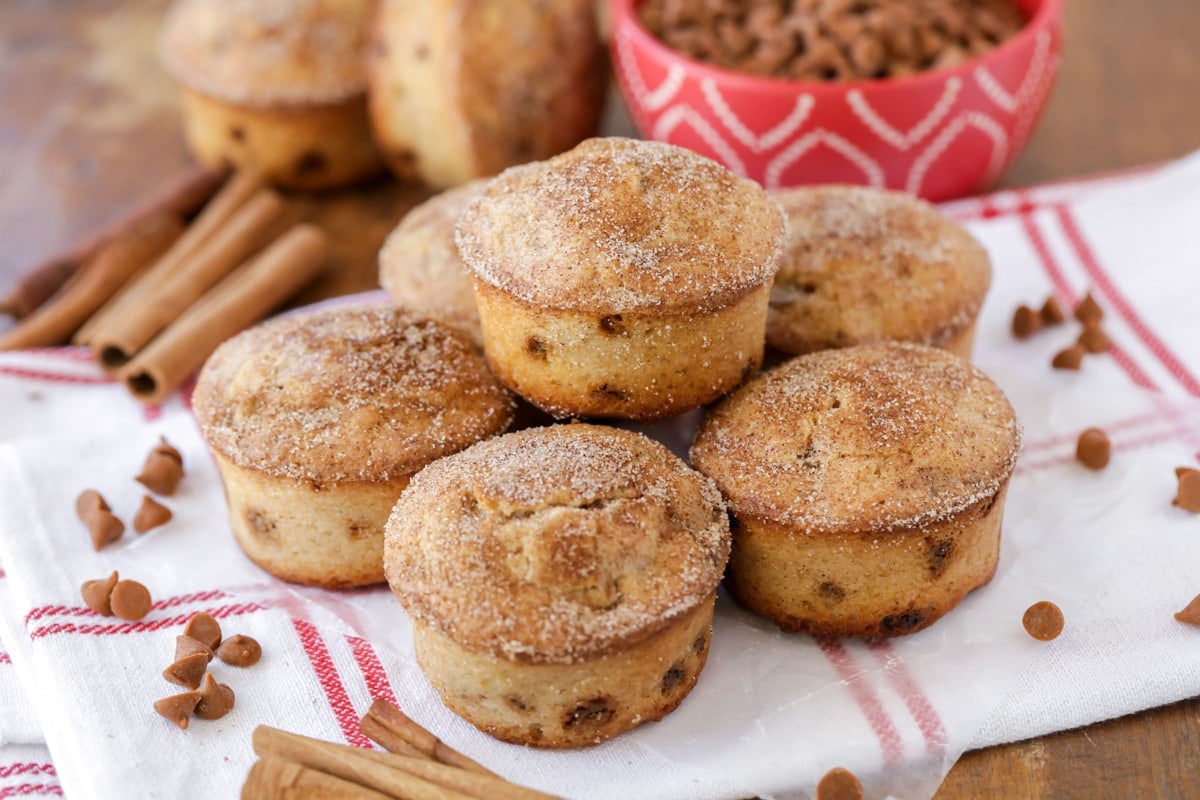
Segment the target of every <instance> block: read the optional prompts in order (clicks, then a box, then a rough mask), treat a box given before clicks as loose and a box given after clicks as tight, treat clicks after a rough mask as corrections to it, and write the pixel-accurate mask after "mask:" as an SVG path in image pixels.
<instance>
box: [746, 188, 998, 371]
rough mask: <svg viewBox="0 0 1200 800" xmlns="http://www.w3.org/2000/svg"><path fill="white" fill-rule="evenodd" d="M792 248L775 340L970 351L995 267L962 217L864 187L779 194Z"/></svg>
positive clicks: (774, 317) (776, 299)
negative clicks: (896, 343) (959, 219)
mask: <svg viewBox="0 0 1200 800" xmlns="http://www.w3.org/2000/svg"><path fill="white" fill-rule="evenodd" d="M772 197H773V198H774V199H775V200H777V201H778V202H779V204H780V205H782V206H783V210H784V212H785V213H786V214H787V216H788V247H787V252H786V254H785V256H784V258H783V263H782V265H781V266H780V268H779V274H778V275H776V276H775V285H774V287H773V288H772V289H771V305H770V310H769V311H768V312H767V342H768V343H769V344H770V345H771V346H772V347H775V348H778V349H780V350H782V351H784V352H787V353H809V352H812V351H814V350H824V349H826V348H830V347H846V346H848V345H852V344H864V343H866V342H876V341H880V340H886V339H892V340H899V341H908V342H917V343H921V344H928V345H932V346H934V347H941V348H943V349H945V350H949V351H950V352H952V353H956V354H958V355H960V356H962V357H963V358H970V356H971V346H972V343H973V342H974V339H975V319H976V317H977V316H978V315H979V310H980V308H981V307H982V306H983V300H984V297H985V295H986V294H987V290H988V285H989V284H990V282H991V277H992V269H991V263H990V261H989V260H988V255H987V251H985V250H984V249H983V247H981V246H980V245H979V243H978V242H977V241H975V239H974V237H972V236H971V234H970V233H968V232H967V231H966V229H965V228H963V227H962V226H961V225H959V224H958V223H957V222H955V221H954V220H952V219H950V218H949V217H946V216H945V215H943V214H942V213H941V212H940V211H938V210H937V209H936V208H934V207H933V206H931V205H930V204H929V203H926V202H925V201H923V200H919V199H917V198H915V197H912V196H910V195H906V194H903V193H900V192H889V191H884V190H882V189H869V188H866V187H861V186H815V187H809V188H801V189H787V190H780V191H775V192H772Z"/></svg>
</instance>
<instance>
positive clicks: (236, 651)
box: [217, 633, 262, 667]
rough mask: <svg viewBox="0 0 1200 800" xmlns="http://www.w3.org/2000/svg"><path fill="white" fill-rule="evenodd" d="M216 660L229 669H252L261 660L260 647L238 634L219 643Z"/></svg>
mask: <svg viewBox="0 0 1200 800" xmlns="http://www.w3.org/2000/svg"><path fill="white" fill-rule="evenodd" d="M217 658H219V659H221V660H222V661H224V662H225V663H226V664H228V665H229V666H231V667H252V666H254V665H255V664H257V663H258V660H259V659H260V658H262V646H261V645H259V643H258V642H256V641H255V640H254V639H252V638H250V637H249V636H242V635H241V634H240V633H239V634H237V635H236V636H232V637H230V638H228V639H226V640H225V641H223V642H221V646H220V647H218V648H217Z"/></svg>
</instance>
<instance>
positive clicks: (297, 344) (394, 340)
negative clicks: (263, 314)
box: [192, 306, 512, 589]
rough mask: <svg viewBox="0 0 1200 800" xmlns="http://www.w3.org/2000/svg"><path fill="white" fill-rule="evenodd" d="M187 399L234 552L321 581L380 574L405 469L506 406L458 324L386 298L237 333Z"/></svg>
mask: <svg viewBox="0 0 1200 800" xmlns="http://www.w3.org/2000/svg"><path fill="white" fill-rule="evenodd" d="M192 400H193V406H194V408H195V412H196V419H197V421H198V422H199V423H200V428H201V430H202V432H203V434H204V437H205V439H207V440H208V444H209V447H211V448H212V451H213V455H214V457H215V458H216V462H217V467H218V468H219V469H220V472H221V477H222V479H223V480H224V482H225V494H226V499H227V501H228V505H229V517H230V524H231V526H232V527H233V533H234V536H235V537H236V538H237V541H238V544H239V545H241V547H242V550H244V551H245V553H246V555H247V556H249V557H250V559H251V560H252V561H254V562H255V563H256V564H258V565H259V566H260V567H262V568H263V569H265V570H266V571H267V572H270V573H271V574H272V575H274V576H276V577H278V578H282V579H284V580H287V581H292V582H295V583H303V584H308V585H310V586H322V587H325V588H331V589H338V588H347V587H352V586H364V585H367V584H373V583H381V582H382V581H383V580H384V576H383V529H384V524H385V523H386V522H387V518H388V514H389V513H390V512H391V510H392V506H393V505H394V504H395V502H396V498H397V497H399V496H400V492H401V491H402V490H403V489H404V487H405V486H406V485H407V484H408V481H409V478H410V477H411V476H412V475H413V474H414V473H415V472H417V471H418V470H420V469H421V468H422V467H423V466H425V465H426V464H427V463H429V462H430V461H433V460H435V459H437V458H440V457H442V456H444V455H447V454H449V453H454V452H457V451H458V450H461V449H463V448H464V447H467V446H468V445H471V444H474V443H475V442H477V441H479V440H480V439H483V438H486V437H488V436H493V435H495V434H497V433H500V432H502V431H503V430H504V429H505V427H506V426H507V425H508V424H509V421H510V419H511V416H512V402H511V399H510V397H509V395H508V393H507V392H505V391H504V389H503V388H502V387H501V386H500V385H499V384H497V383H496V381H495V380H494V379H493V378H492V376H491V375H490V374H489V373H488V371H487V367H486V366H485V365H484V363H483V359H482V358H480V357H479V355H478V353H477V351H476V350H475V348H474V347H473V346H472V344H471V342H470V341H469V340H468V339H467V338H466V336H465V335H463V334H462V333H460V332H459V331H457V330H454V329H453V328H450V327H448V326H446V325H443V324H442V323H439V322H435V321H433V320H430V319H427V318H425V317H422V316H419V315H417V314H414V313H411V312H407V311H402V310H399V309H394V308H384V307H361V306H360V307H342V308H335V309H330V310H325V311H317V312H309V313H305V314H299V315H294V316H288V317H283V318H279V319H276V320H274V321H272V322H268V323H266V324H264V325H260V326H258V327H256V328H252V329H250V330H248V331H245V332H243V333H241V334H239V335H238V336H235V337H234V338H233V339H230V340H229V341H227V342H225V343H224V344H223V345H221V347H220V348H218V349H217V351H216V352H215V353H213V355H212V356H211V357H210V358H209V359H208V362H207V363H206V364H205V365H204V368H203V370H202V371H201V373H200V377H199V379H198V381H197V383H196V389H195V393H194V394H193V398H192Z"/></svg>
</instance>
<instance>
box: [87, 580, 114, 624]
mask: <svg viewBox="0 0 1200 800" xmlns="http://www.w3.org/2000/svg"><path fill="white" fill-rule="evenodd" d="M116 585H117V573H116V572H113V574H112V575H109V576H108V577H107V578H97V579H96V580H94V581H84V582H83V586H82V587H80V589H79V593H80V594H81V595H83V602H84V604H85V605H86V606H87V607H88V608H90V609H91V610H92V611H95V612H96V613H97V614H100V615H101V616H105V617H111V616H112V615H113V610H112V604H111V603H110V602H109V597H110V596H111V595H112V591H113V587H114V586H116Z"/></svg>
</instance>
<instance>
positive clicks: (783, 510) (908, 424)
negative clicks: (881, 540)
mask: <svg viewBox="0 0 1200 800" xmlns="http://www.w3.org/2000/svg"><path fill="white" fill-rule="evenodd" d="M1020 439H1021V433H1020V427H1019V425H1018V424H1017V419H1016V415H1015V413H1014V412H1013V409H1012V406H1011V405H1010V404H1009V402H1008V399H1007V398H1006V397H1005V396H1004V393H1003V392H1002V391H1001V390H1000V388H999V387H998V386H996V384H995V383H993V382H992V381H991V379H989V378H988V377H987V376H986V375H984V374H983V373H982V372H981V371H980V370H979V369H977V368H976V367H974V366H972V365H971V364H970V363H969V362H967V361H966V360H964V359H962V358H959V357H958V356H955V355H952V354H950V353H947V352H945V351H942V350H938V349H935V348H932V347H928V346H925V345H914V344H901V343H880V344H871V345H859V346H856V347H848V348H844V349H840V350H823V351H821V352H818V353H811V354H809V355H804V356H799V357H797V358H794V359H792V360H791V361H788V362H786V363H784V364H783V365H781V366H779V367H777V368H775V369H773V370H771V371H770V372H767V373H765V374H763V375H762V376H760V377H759V378H757V379H755V380H754V381H752V382H751V383H749V384H747V385H746V386H744V387H743V388H742V389H740V390H738V391H737V392H735V393H734V394H732V395H730V396H729V397H727V398H725V399H724V400H722V401H721V402H720V403H718V404H717V405H716V406H715V407H713V408H712V409H711V411H710V412H709V413H708V414H707V415H706V417H705V419H704V421H703V422H702V423H701V425H700V430H699V432H698V433H697V435H696V439H695V442H694V443H693V444H692V450H691V458H692V463H693V464H694V465H695V466H696V468H697V469H699V470H700V471H701V472H703V473H704V474H706V475H708V476H710V477H711V478H713V480H715V481H716V482H717V485H718V486H719V487H720V488H721V491H722V493H723V494H724V495H725V497H726V498H727V499H728V500H729V503H730V507H731V509H732V510H733V512H734V513H735V514H737V515H746V516H749V517H752V518H754V519H758V520H764V521H767V522H773V523H778V524H781V525H785V526H789V527H791V528H793V529H797V530H798V531H799V532H805V531H809V532H811V531H829V532H841V533H854V532H858V531H862V532H865V533H866V534H867V535H870V534H873V533H877V532H879V531H880V530H888V529H908V528H913V527H919V526H921V525H928V524H932V523H935V522H939V521H943V520H946V519H949V518H950V517H952V516H954V515H955V514H957V513H958V512H960V511H962V510H964V509H966V508H969V507H970V506H972V505H973V504H975V503H977V502H980V501H983V500H985V499H988V498H992V497H994V496H995V495H996V493H997V492H998V491H999V490H1000V488H1001V487H1002V486H1003V485H1004V484H1005V483H1006V482H1007V481H1008V478H1009V476H1010V475H1011V474H1012V471H1013V467H1014V465H1015V463H1016V458H1017V452H1018V450H1019V449H1020Z"/></svg>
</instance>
